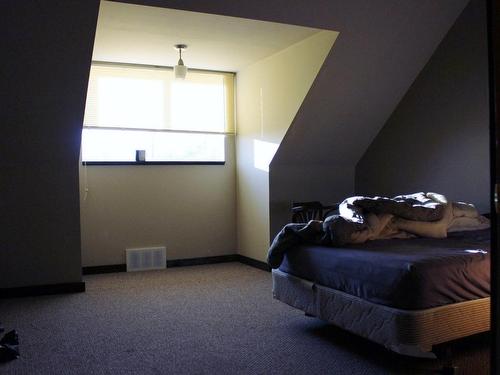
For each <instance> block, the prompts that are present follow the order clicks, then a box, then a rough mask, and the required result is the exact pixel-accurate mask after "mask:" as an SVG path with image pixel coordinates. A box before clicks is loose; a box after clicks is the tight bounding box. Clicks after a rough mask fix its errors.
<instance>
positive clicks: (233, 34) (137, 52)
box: [93, 1, 320, 72]
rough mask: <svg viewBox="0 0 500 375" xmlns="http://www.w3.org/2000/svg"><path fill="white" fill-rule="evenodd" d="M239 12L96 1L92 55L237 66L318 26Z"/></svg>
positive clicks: (109, 58) (153, 62) (210, 66)
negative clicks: (180, 57) (224, 13)
mask: <svg viewBox="0 0 500 375" xmlns="http://www.w3.org/2000/svg"><path fill="white" fill-rule="evenodd" d="M319 31H320V30H319V29H313V28H308V27H300V26H292V25H285V24H280V23H273V22H264V21H255V20H249V19H244V18H236V17H227V16H219V15H211V14H205V13H197V12H187V11H181V10H174V9H165V8H157V7H149V6H141V5H133V4H124V3H118V2H111V1H101V6H100V10H99V18H98V22H97V31H96V37H95V44H94V53H93V59H94V60H100V61H114V62H128V63H140V64H151V65H165V66H173V65H175V64H176V62H177V59H178V52H177V51H176V50H175V49H174V48H173V45H174V44H179V43H183V44H187V45H188V48H187V50H186V51H185V52H184V53H183V60H184V63H185V64H186V65H187V66H188V68H189V67H192V68H198V69H211V70H221V71H231V72H237V71H239V70H240V69H242V68H243V67H245V66H247V65H250V64H252V63H254V62H256V61H258V60H261V59H263V58H265V57H267V56H270V55H272V54H274V53H276V52H278V51H280V50H282V49H284V48H286V47H288V46H290V45H292V44H294V43H297V42H299V41H301V40H303V39H306V38H308V37H310V36H312V35H313V34H315V33H317V32H319Z"/></svg>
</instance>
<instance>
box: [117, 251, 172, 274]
mask: <svg viewBox="0 0 500 375" xmlns="http://www.w3.org/2000/svg"><path fill="white" fill-rule="evenodd" d="M125 253H126V256H127V272H131V271H146V270H161V269H164V268H166V267H167V249H166V248H165V247H143V248H137V249H125Z"/></svg>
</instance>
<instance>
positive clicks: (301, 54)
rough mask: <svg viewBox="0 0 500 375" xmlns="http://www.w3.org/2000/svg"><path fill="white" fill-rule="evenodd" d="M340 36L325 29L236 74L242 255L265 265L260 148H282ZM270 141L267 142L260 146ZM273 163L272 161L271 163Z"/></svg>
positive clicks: (265, 193)
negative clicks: (259, 146) (257, 166)
mask: <svg viewBox="0 0 500 375" xmlns="http://www.w3.org/2000/svg"><path fill="white" fill-rule="evenodd" d="M337 35H338V33H337V32H333V31H321V32H318V33H317V34H314V35H313V36H311V37H309V38H307V39H305V40H303V41H301V42H299V43H296V44H294V45H292V46H290V47H288V48H286V49H284V50H282V51H280V52H278V53H276V54H274V55H272V56H270V57H267V58H265V59H263V60H260V61H258V62H257V63H255V64H252V65H250V66H248V67H246V68H245V69H243V70H242V71H240V72H238V74H237V76H236V82H237V84H236V95H237V102H236V103H237V104H236V127H237V128H236V131H237V138H236V139H237V141H236V159H237V229H238V252H239V254H241V255H244V256H247V257H250V258H254V259H257V260H261V261H264V260H265V258H266V254H267V249H268V246H269V173H268V172H267V171H265V170H262V169H259V168H256V167H255V158H257V159H259V157H262V156H263V154H262V152H260V153H259V152H255V151H256V150H255V145H256V141H257V145H262V144H263V145H264V146H269V147H272V145H273V144H274V145H276V146H277V145H279V143H280V142H281V140H282V139H283V137H284V135H285V133H286V131H287V130H288V127H289V126H290V124H291V123H292V120H293V118H294V116H295V114H296V113H297V111H298V109H299V107H300V105H301V104H302V101H303V100H304V98H305V96H306V94H307V92H308V91H309V88H310V87H311V85H312V83H313V81H314V79H315V77H316V75H317V74H318V72H319V69H320V68H321V65H322V64H323V61H324V60H325V58H326V56H327V54H328V52H329V51H330V49H331V47H332V45H333V43H334V42H335V39H336V37H337ZM259 142H266V143H259ZM269 161H270V160H267V162H269ZM262 162H263V161H262Z"/></svg>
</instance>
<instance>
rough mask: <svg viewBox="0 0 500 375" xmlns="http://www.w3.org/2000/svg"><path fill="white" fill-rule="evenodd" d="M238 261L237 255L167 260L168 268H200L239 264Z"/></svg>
mask: <svg viewBox="0 0 500 375" xmlns="http://www.w3.org/2000/svg"><path fill="white" fill-rule="evenodd" d="M237 261H238V256H237V255H236V254H230V255H218V256H213V257H202V258H188V259H174V260H167V268H171V267H186V266H200V265H203V264H215V263H227V262H237Z"/></svg>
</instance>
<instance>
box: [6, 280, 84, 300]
mask: <svg viewBox="0 0 500 375" xmlns="http://www.w3.org/2000/svg"><path fill="white" fill-rule="evenodd" d="M81 292H85V282H83V281H80V282H77V283H63V284H50V285H31V286H21V287H16V288H0V298H1V299H3V298H16V297H34V296H42V295H48V294H63V293H81Z"/></svg>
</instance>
